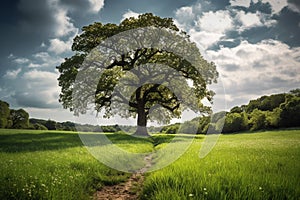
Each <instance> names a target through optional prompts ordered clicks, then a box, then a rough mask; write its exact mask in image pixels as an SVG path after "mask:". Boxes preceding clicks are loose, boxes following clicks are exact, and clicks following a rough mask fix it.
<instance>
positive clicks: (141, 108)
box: [134, 102, 149, 137]
mask: <svg viewBox="0 0 300 200" xmlns="http://www.w3.org/2000/svg"><path fill="white" fill-rule="evenodd" d="M137 113H138V117H137V130H136V131H135V133H134V135H135V136H139V137H148V136H149V134H148V130H147V115H146V112H145V105H144V104H143V103H142V102H140V103H138V110H137Z"/></svg>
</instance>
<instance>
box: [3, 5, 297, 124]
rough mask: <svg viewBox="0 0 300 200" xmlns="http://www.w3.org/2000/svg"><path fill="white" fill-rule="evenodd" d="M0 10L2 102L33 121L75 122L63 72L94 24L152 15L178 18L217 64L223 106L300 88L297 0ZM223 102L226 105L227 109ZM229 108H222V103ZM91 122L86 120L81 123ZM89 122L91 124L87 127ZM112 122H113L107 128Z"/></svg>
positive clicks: (39, 7) (25, 6)
mask: <svg viewBox="0 0 300 200" xmlns="http://www.w3.org/2000/svg"><path fill="white" fill-rule="evenodd" d="M1 3H2V5H1V7H0V26H1V37H0V44H1V47H0V77H1V78H0V99H1V100H4V101H6V102H8V103H9V104H10V107H11V108H15V109H18V108H24V109H25V110H27V111H28V112H29V114H30V116H31V117H35V118H43V119H53V120H57V121H67V120H71V121H73V119H74V118H73V115H72V113H70V112H69V111H68V110H66V109H63V108H62V106H61V104H60V103H59V102H58V96H59V93H60V87H59V86H58V82H57V78H58V76H59V73H58V71H57V70H56V66H58V65H60V63H61V62H63V60H64V58H65V57H69V56H71V55H73V54H74V52H72V51H71V45H72V41H73V38H74V37H75V36H76V35H77V34H80V33H81V28H82V27H83V26H86V25H89V24H91V23H94V22H97V21H99V22H102V23H116V24H118V23H120V21H121V20H122V19H124V18H126V17H136V16H138V15H139V14H141V13H148V12H151V13H153V14H155V15H157V16H161V17H171V18H173V19H174V22H175V24H176V25H177V26H178V27H179V28H180V29H182V30H184V31H186V32H187V33H188V34H189V35H190V38H191V40H192V41H193V42H195V43H196V44H197V46H198V47H199V49H200V51H201V53H202V55H203V57H204V58H205V59H207V60H209V61H213V62H214V63H215V64H216V65H217V70H218V72H219V75H220V78H219V83H220V84H221V85H222V87H212V89H214V90H215V92H216V93H217V96H216V97H215V100H216V102H217V103H216V104H217V105H216V106H217V107H218V108H219V109H222V108H223V109H227V110H228V109H230V108H232V107H233V106H236V105H242V104H247V103H248V102H249V100H251V99H255V98H258V97H260V96H262V95H270V94H274V93H282V92H289V91H290V90H292V89H295V88H300V73H299V72H300V69H299V68H300V2H299V1H298V0H224V1H222V0H212V1H208V0H151V1H149V0H4V1H2V2H1ZM220 99H225V100H226V105H225V106H224V105H223V104H222V103H218V102H222V101H218V100H220ZM218 104H222V105H218ZM82 122H85V121H82ZM86 122H89V121H86ZM103 123H106V122H103Z"/></svg>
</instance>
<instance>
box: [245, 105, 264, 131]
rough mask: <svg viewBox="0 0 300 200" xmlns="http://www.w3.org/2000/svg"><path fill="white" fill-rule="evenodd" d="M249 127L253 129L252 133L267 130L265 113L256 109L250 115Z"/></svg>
mask: <svg viewBox="0 0 300 200" xmlns="http://www.w3.org/2000/svg"><path fill="white" fill-rule="evenodd" d="M249 125H250V127H251V128H250V130H251V131H256V130H260V129H265V128H267V121H266V114H265V112H264V111H261V110H258V109H254V110H253V111H252V112H251V114H250V120H249Z"/></svg>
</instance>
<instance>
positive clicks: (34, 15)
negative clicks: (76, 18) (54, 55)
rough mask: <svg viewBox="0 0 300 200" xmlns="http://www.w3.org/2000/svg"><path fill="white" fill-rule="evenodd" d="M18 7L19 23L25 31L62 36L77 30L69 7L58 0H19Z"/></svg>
mask: <svg viewBox="0 0 300 200" xmlns="http://www.w3.org/2000/svg"><path fill="white" fill-rule="evenodd" d="M18 9H19V11H20V14H21V16H22V17H21V19H20V24H21V26H22V27H23V29H24V30H26V31H27V32H36V30H37V28H38V30H39V33H41V34H46V35H48V36H52V35H53V36H57V37H62V36H66V35H68V34H70V33H74V32H76V31H77V28H76V27H75V26H74V24H73V22H72V20H71V18H70V17H69V16H68V12H69V9H68V7H66V6H62V4H61V2H60V1H59V0H45V1H36V0H20V2H19V4H18Z"/></svg>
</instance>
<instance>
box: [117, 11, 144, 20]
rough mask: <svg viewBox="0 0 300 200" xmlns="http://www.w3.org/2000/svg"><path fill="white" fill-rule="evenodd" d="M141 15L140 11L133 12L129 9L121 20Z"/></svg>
mask: <svg viewBox="0 0 300 200" xmlns="http://www.w3.org/2000/svg"><path fill="white" fill-rule="evenodd" d="M139 15H140V13H137V12H133V11H132V10H128V11H127V12H126V13H124V14H123V15H122V19H121V21H123V20H124V19H126V18H130V17H134V18H137V17H138V16H139Z"/></svg>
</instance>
